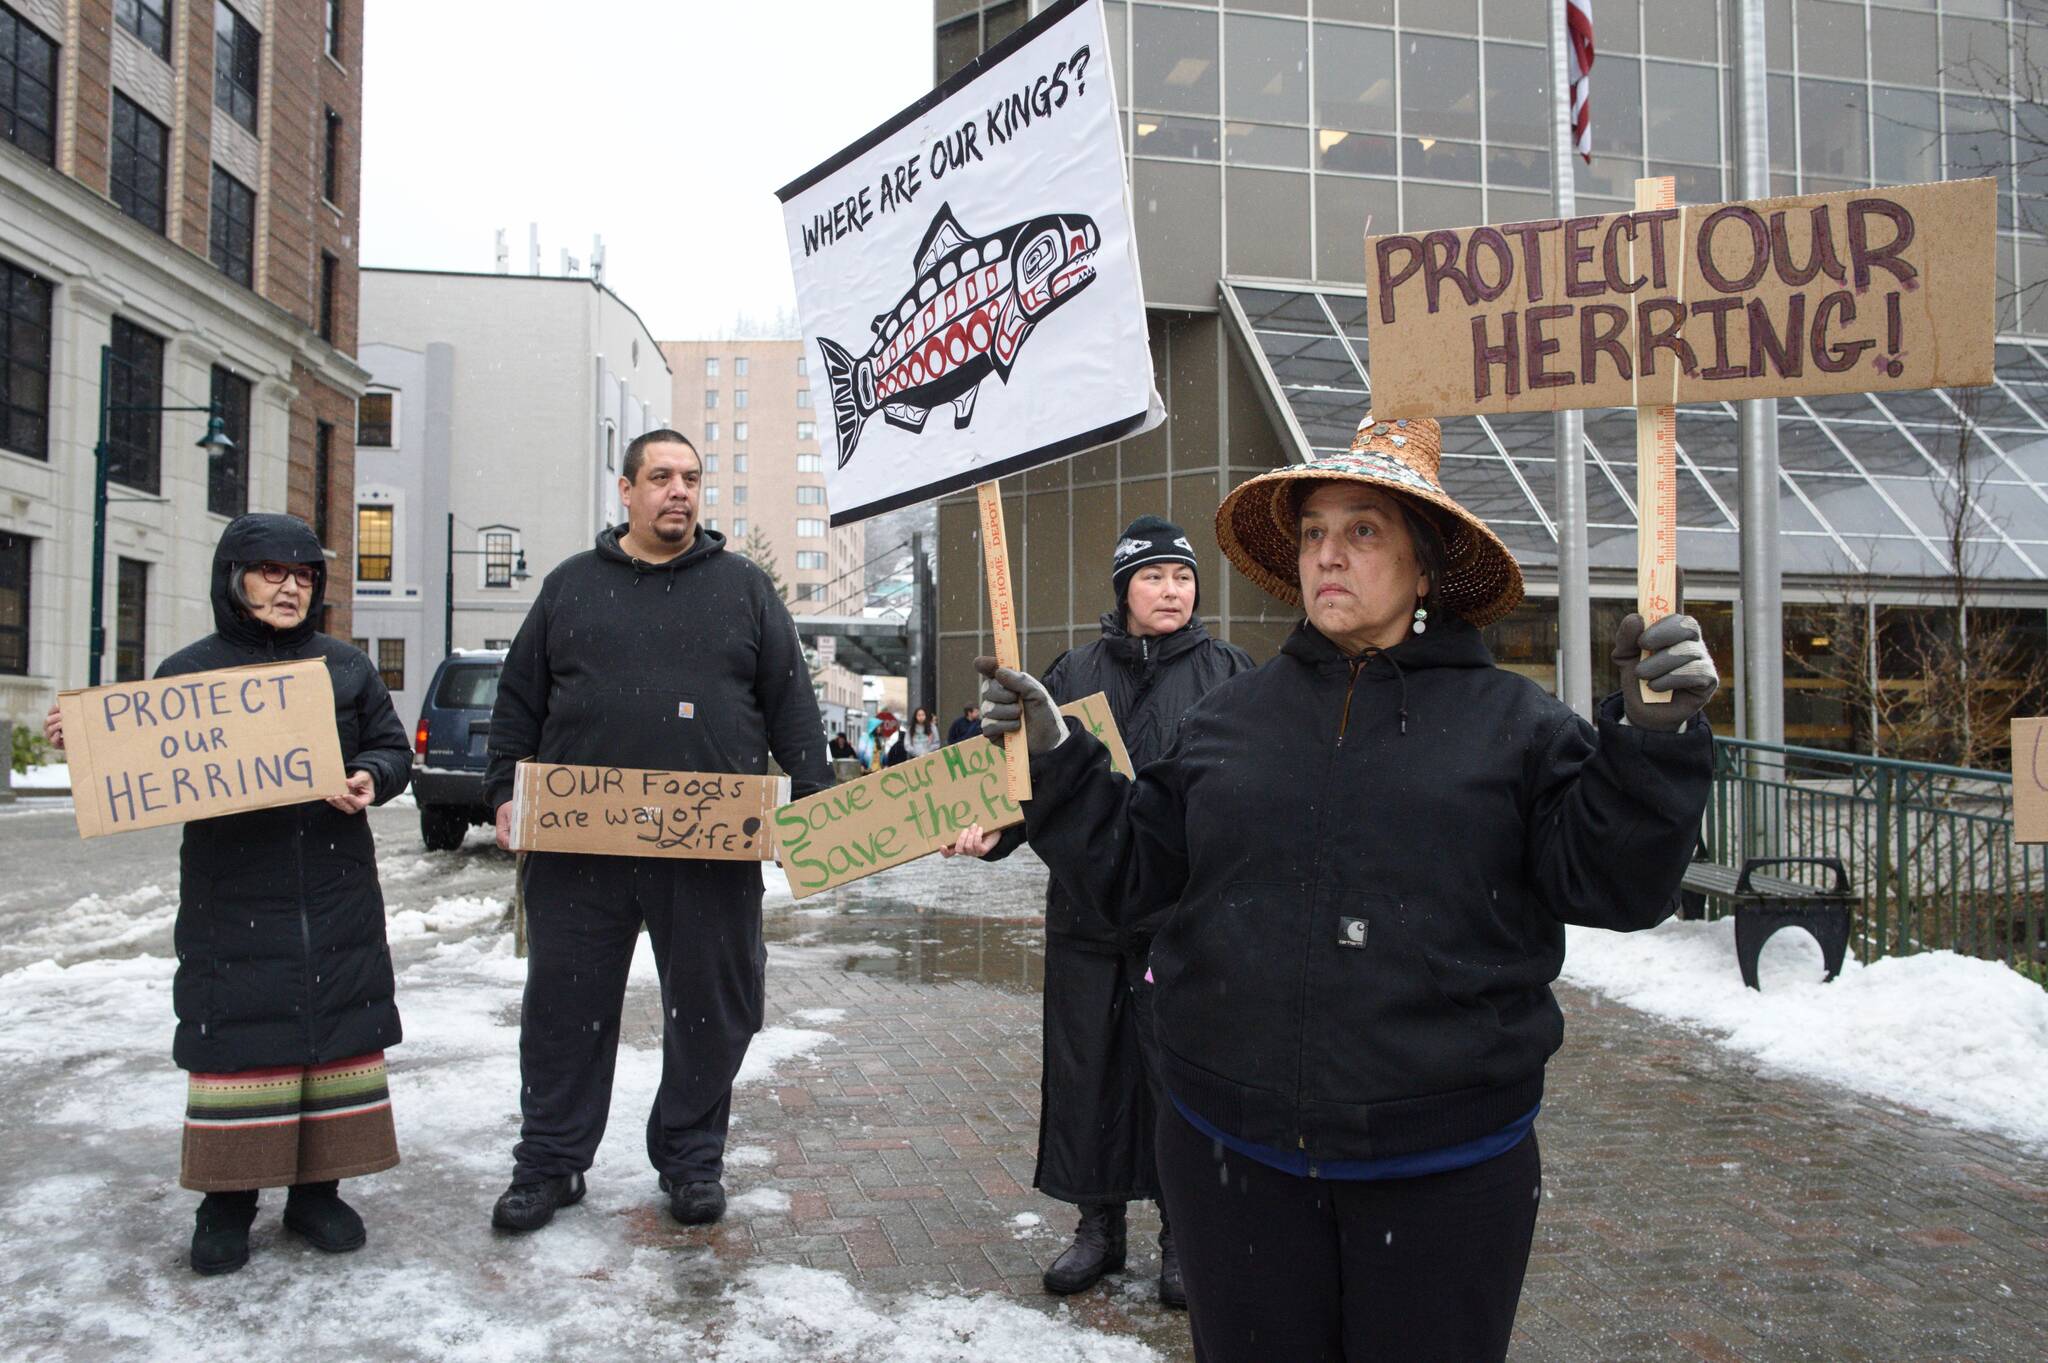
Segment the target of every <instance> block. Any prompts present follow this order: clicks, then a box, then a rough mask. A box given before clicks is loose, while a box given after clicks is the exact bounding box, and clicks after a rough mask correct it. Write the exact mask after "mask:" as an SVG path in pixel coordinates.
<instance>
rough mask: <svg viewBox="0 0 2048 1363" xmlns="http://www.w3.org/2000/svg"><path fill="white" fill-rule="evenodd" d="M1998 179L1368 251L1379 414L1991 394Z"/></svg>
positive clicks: (1483, 233)
mask: <svg viewBox="0 0 2048 1363" xmlns="http://www.w3.org/2000/svg"><path fill="white" fill-rule="evenodd" d="M1994 222H1995V215H1994V184H1993V182H1992V181H1990V180H1956V181H1949V182H1946V183H1942V184H1930V185H1906V186H1900V187H1892V188H1879V189H1855V190H1845V191H1841V192H1839V193H1831V194H1803V195H1798V196H1793V197H1786V198H1776V199H1759V200H1754V201H1751V202H1743V203H1722V204H1704V205H1687V206H1681V207H1676V208H1655V209H1644V210H1639V211H1637V212H1634V213H1610V214H1605V215H1601V216H1595V217H1583V218H1568V219H1564V220H1562V221H1560V220H1558V219H1555V218H1552V219H1548V220H1542V221H1534V222H1521V223H1504V224H1501V225H1499V226H1492V227H1466V228H1458V229H1455V230H1445V231H1437V232H1421V233H1396V234H1390V235H1387V236H1377V237H1370V238H1368V239H1367V240H1366V243H1365V252H1366V273H1367V278H1368V279H1370V280H1371V281H1372V282H1373V283H1372V302H1371V308H1370V312H1369V321H1368V328H1369V331H1370V336H1371V342H1372V354H1371V357H1370V359H1371V365H1372V388H1373V412H1374V414H1375V415H1376V416H1382V417H1392V416H1433V417H1448V416H1457V415H1461V414H1465V413H1475V412H1476V413H1493V412H1549V411H1560V410H1565V409H1569V408H1577V407H1643V406H1653V405H1658V404H1676V403H1688V402H1720V401H1724V400H1725V401H1736V400H1740V399H1743V398H1768V397H1789V396H1792V395H1794V394H1808V395H1816V396H1817V395H1821V394H1827V393H1861V392H1871V391H1882V390H1886V389H1896V388H1933V387H1940V386H1955V387H1968V386H1973V385H1978V384H1986V383H1990V382H1991V381H1992V359H1993V355H1992V338H1993V335H1994V333H1995V326H1994V322H1993V301H1992V295H1993V291H1994V289H1995V288H1996V282H1997V271H1996V270H1995V269H1994V268H1993V262H1992V252H1993V246H1994V244H1995V241H1996V237H1995V231H1994Z"/></svg>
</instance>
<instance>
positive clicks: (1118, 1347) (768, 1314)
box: [683, 1265, 1159, 1363]
mask: <svg viewBox="0 0 2048 1363" xmlns="http://www.w3.org/2000/svg"><path fill="white" fill-rule="evenodd" d="M726 1307H727V1310H728V1311H729V1312H730V1313H731V1314H730V1318H729V1320H728V1321H727V1323H725V1324H724V1325H723V1326H721V1327H718V1328H715V1329H713V1330H711V1331H707V1332H706V1334H705V1335H704V1336H703V1337H702V1338H703V1343H704V1348H703V1349H702V1350H701V1351H699V1352H696V1353H695V1354H694V1357H695V1358H697V1359H698V1360H700V1363H776V1361H777V1360H783V1359H791V1360H793V1359H804V1360H807V1361H809V1363H987V1360H991V1359H1004V1360H1008V1359H1030V1360H1031V1363H1147V1361H1148V1360H1157V1359H1158V1357H1159V1355H1158V1354H1156V1353H1154V1352H1153V1351H1152V1350H1151V1349H1150V1348H1148V1347H1147V1346H1146V1345H1144V1344H1142V1343H1140V1342H1139V1341H1137V1340H1134V1339H1118V1338H1114V1337H1111V1336H1108V1335H1103V1334H1098V1333H1096V1332H1095V1331H1093V1330H1090V1329H1087V1328H1086V1327H1084V1326H1079V1325H1076V1324H1074V1323H1073V1322H1072V1321H1071V1320H1069V1319H1067V1318H1065V1311H1064V1310H1062V1312H1061V1313H1060V1314H1059V1315H1056V1316H1048V1315H1045V1314H1044V1313H1042V1312H1039V1311H1034V1310H1032V1309H1031V1308H1029V1307H1026V1306H1019V1305H1017V1304H1016V1303H1015V1302H1011V1301H1005V1300H1003V1299H1001V1298H998V1297H975V1298H969V1297H961V1296H944V1297H941V1296H919V1297H907V1298H904V1299H902V1300H899V1301H898V1302H896V1303H894V1304H893V1305H892V1306H891V1307H890V1308H889V1309H887V1310H886V1311H885V1310H882V1309H878V1307H877V1306H876V1305H875V1304H874V1303H872V1302H870V1301H869V1300H868V1299H867V1298H865V1297H864V1296H863V1295H862V1294H861V1293H860V1291H859V1290H858V1289H857V1288H855V1287H854V1286H853V1285H852V1284H850V1283H848V1282H847V1281H846V1279H844V1278H842V1277H840V1276H839V1275H838V1274H836V1273H827V1272H824V1271H823V1270H821V1269H815V1268H798V1267H796V1266H794V1265H773V1266H767V1267H761V1268H752V1269H749V1270H747V1272H746V1273H745V1275H744V1276H743V1277H742V1278H741V1279H740V1282H739V1284H738V1285H737V1286H735V1287H733V1288H732V1289H730V1290H729V1291H727V1293H726ZM683 1356H686V1357H687V1356H692V1355H688V1354H686V1355H683Z"/></svg>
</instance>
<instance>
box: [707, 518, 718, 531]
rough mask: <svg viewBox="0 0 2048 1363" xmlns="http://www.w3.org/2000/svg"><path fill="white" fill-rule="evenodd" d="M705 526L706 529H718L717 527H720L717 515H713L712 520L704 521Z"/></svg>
mask: <svg viewBox="0 0 2048 1363" xmlns="http://www.w3.org/2000/svg"><path fill="white" fill-rule="evenodd" d="M704 528H705V529H706V530H716V529H718V517H716V516H713V517H712V518H711V519H710V520H708V521H706V522H704Z"/></svg>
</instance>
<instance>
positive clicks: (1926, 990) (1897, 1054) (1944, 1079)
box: [1564, 918, 2048, 1149]
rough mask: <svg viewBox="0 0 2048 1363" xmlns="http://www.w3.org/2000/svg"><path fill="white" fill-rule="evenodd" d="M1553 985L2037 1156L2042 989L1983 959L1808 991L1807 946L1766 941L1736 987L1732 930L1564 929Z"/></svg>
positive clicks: (2041, 1113) (1912, 965) (1948, 959)
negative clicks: (1755, 983)
mask: <svg viewBox="0 0 2048 1363" xmlns="http://www.w3.org/2000/svg"><path fill="white" fill-rule="evenodd" d="M1566 938H1567V948H1566V953H1565V965H1564V977H1565V979H1566V980H1568V981H1570V982H1571V983H1573V984H1578V985H1583V986H1586V987H1588V988H1591V989H1596V990H1598V991H1599V992H1600V993H1602V994H1605V995H1607V996H1608V997H1610V998H1613V999H1615V1000H1617V1001H1619V1002H1621V1003H1625V1004H1627V1005H1628V1006H1630V1007H1631V1008H1637V1009H1640V1010H1642V1011H1643V1012H1645V1013H1649V1014H1652V1015H1654V1016H1656V1017H1660V1018H1666V1019H1669V1020H1671V1021H1674V1022H1680V1023H1687V1024H1690V1025H1693V1026H1695V1027H1700V1028H1704V1029H1707V1030H1709V1031H1711V1032H1713V1033H1716V1034H1717V1040H1719V1041H1720V1043H1721V1044H1723V1045H1725V1046H1727V1047H1729V1048H1730V1049H1732V1050H1736V1051H1739V1052H1741V1053H1743V1054H1745V1055H1750V1056H1754V1057H1756V1058H1757V1059H1759V1060H1761V1061H1763V1062H1764V1064H1765V1066H1766V1067H1767V1068H1769V1069H1772V1070H1776V1071H1779V1072H1783V1073H1787V1074H1794V1075H1799V1076H1802V1077H1806V1078H1811V1079H1822V1080H1827V1081H1829V1082H1831V1083H1836V1084H1841V1085H1843V1086H1845V1087H1847V1088H1852V1089H1855V1090H1858V1091H1859V1092H1863V1093H1867V1094H1871V1095H1874V1096H1876V1097H1879V1098H1884V1099H1888V1100H1890V1101H1892V1102H1896V1103H1902V1104H1905V1105H1907V1106H1910V1107H1916V1108H1920V1109H1922V1110H1923V1111H1926V1112H1929V1113H1932V1114H1934V1115H1936V1116H1939V1117H1941V1118H1943V1119H1944V1120H1947V1121H1952V1122H1954V1123H1956V1124H1957V1125H1959V1126H1964V1127H1969V1128H1972V1129H1976V1130H1982V1131H1992V1132H1997V1133H1999V1134H2001V1135H2005V1136H2009V1137H2011V1138H2013V1139H2015V1140H2019V1141H2022V1142H2024V1143H2026V1144H2029V1145H2032V1146H2034V1147H2036V1148H2041V1149H2048V1084H2043V1083H2042V1082H2041V1076H2042V1075H2044V1074H2048V990H2044V989H2042V988H2041V986H2039V985H2037V984H2035V983H2033V982H2032V981H2030V980H2028V979H2026V978H2025V977H2023V976H2021V975H2020V974H2018V973H2017V972H2015V971H2013V970H2010V969H2008V968H2007V967H2005V966H2003V965H2000V964H1998V963H1996V962H1994V961H1981V960H1977V959H1975V958H1972V957H1968V956H1959V955H1957V954H1955V953H1954V952H1951V951H1930V952H1924V953H1922V954H1920V955H1917V956H1902V957H1887V958H1885V959H1882V960H1879V961H1876V962H1874V963H1872V964H1870V965H1867V966H1866V965H1859V964H1858V963H1857V962H1856V961H1855V960H1854V959H1853V958H1851V959H1850V960H1849V961H1848V962H1847V963H1846V964H1845V965H1844V966H1843V967H1842V973H1841V975H1840V976H1839V977H1838V978H1836V979H1835V980H1834V982H1833V983H1830V984H1823V983H1821V969H1822V967H1821V959H1820V948H1819V946H1818V945H1816V944H1815V943H1814V941H1813V939H1812V938H1810V937H1808V936H1807V935H1806V934H1805V933H1803V932H1800V931H1798V930H1797V929H1787V930H1784V931H1781V932H1779V933H1777V934H1776V935H1774V936H1773V937H1772V938H1771V940H1770V941H1769V943H1767V944H1766V945H1765V947H1764V952H1763V957H1762V961H1761V969H1760V970H1759V972H1758V978H1759V982H1760V983H1761V984H1762V985H1763V989H1762V992H1758V991H1756V990H1752V989H1749V988H1747V987H1745V986H1744V985H1743V983H1742V975H1741V973H1740V971H1739V970H1738V969H1737V968H1736V963H1735V922H1734V919H1732V918H1722V919H1718V920H1716V921H1714V922H1685V921H1683V920H1679V919H1672V920H1670V921H1668V922H1666V923H1664V924H1663V925H1662V926H1660V927H1658V928H1655V929H1653V930H1651V931H1649V932H1638V933H1613V932H1605V931H1602V930H1600V929H1597V928H1569V929H1567V930H1566Z"/></svg>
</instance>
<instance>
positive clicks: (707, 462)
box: [701, 454, 718, 473]
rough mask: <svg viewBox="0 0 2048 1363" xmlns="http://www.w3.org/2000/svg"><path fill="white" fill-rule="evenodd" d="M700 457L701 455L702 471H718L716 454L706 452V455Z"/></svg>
mask: <svg viewBox="0 0 2048 1363" xmlns="http://www.w3.org/2000/svg"><path fill="white" fill-rule="evenodd" d="M701 457H702V459H703V460H704V471H705V472H706V473H716V472H718V456H717V455H715V454H707V455H703V456H701Z"/></svg>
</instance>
